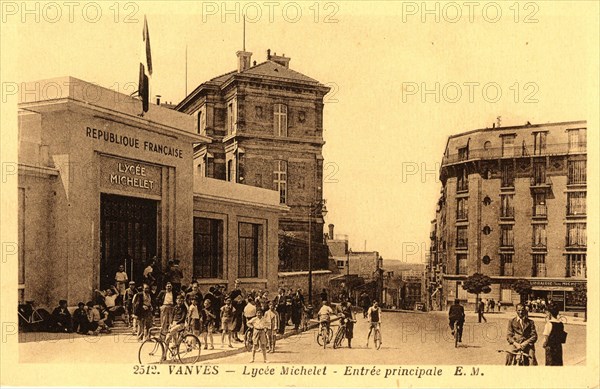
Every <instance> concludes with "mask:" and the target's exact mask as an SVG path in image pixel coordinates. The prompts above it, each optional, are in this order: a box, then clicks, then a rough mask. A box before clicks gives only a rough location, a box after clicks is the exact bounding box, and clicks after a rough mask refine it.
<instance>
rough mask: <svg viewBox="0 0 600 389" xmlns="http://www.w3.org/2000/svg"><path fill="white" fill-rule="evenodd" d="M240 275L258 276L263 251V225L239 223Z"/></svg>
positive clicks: (244, 276)
mask: <svg viewBox="0 0 600 389" xmlns="http://www.w3.org/2000/svg"><path fill="white" fill-rule="evenodd" d="M238 237H239V238H238V277H243V278H249V277H258V264H259V259H260V256H261V255H260V254H261V252H262V226H261V225H260V224H252V223H239V225H238Z"/></svg>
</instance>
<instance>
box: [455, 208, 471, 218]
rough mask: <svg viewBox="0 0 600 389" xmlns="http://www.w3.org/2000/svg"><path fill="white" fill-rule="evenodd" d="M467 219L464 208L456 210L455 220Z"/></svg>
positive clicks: (467, 215)
mask: <svg viewBox="0 0 600 389" xmlns="http://www.w3.org/2000/svg"><path fill="white" fill-rule="evenodd" d="M468 219H469V212H467V211H464V210H462V211H458V212H456V221H467V220H468Z"/></svg>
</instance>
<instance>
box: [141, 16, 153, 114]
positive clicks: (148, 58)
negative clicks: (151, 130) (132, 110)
mask: <svg viewBox="0 0 600 389" xmlns="http://www.w3.org/2000/svg"><path fill="white" fill-rule="evenodd" d="M140 54H141V57H140V79H139V83H138V94H139V96H140V98H141V99H142V110H143V112H148V104H149V102H150V79H151V78H152V55H151V54H150V33H149V32H148V21H147V20H146V16H145V15H144V29H143V31H142V51H141V53H140ZM142 114H143V113H142Z"/></svg>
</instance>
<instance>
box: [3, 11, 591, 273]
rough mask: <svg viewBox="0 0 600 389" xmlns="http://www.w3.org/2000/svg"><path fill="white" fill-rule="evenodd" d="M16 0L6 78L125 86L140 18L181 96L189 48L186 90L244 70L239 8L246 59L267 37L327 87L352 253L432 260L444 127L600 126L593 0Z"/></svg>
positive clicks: (333, 206) (333, 162)
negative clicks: (29, 1)
mask: <svg viewBox="0 0 600 389" xmlns="http://www.w3.org/2000/svg"><path fill="white" fill-rule="evenodd" d="M12 4H13V5H14V7H16V8H8V9H3V18H5V19H6V20H5V22H6V23H3V25H2V34H3V42H2V43H3V47H2V49H3V50H6V49H7V47H8V48H9V49H11V48H12V51H11V53H13V54H14V55H13V56H10V57H9V58H7V56H6V55H5V54H4V53H5V52H4V51H3V55H2V61H3V62H2V72H3V73H2V75H3V81H6V80H17V81H31V80H37V79H44V78H52V77H58V76H66V75H70V76H74V77H77V78H81V79H84V80H86V81H90V82H94V83H97V84H100V85H102V86H106V87H110V88H113V89H116V90H119V91H122V92H124V93H128V94H129V93H131V92H132V91H133V90H134V89H135V88H134V87H133V85H134V84H133V83H135V82H137V77H138V64H139V52H140V50H139V48H140V41H141V32H142V23H143V16H144V14H146V15H147V18H148V23H149V30H150V37H151V45H152V56H153V62H154V75H153V81H152V82H153V84H152V94H160V95H162V96H163V97H162V98H163V101H172V102H173V103H176V102H179V101H180V100H181V99H182V98H183V97H184V96H185V93H186V90H185V85H186V82H185V81H186V80H185V51H186V46H187V48H188V80H187V83H188V91H191V90H192V89H193V88H194V87H196V86H197V85H198V84H200V83H202V82H203V81H206V80H207V79H209V78H211V77H214V76H216V75H219V74H222V73H225V72H228V71H230V70H233V69H234V68H235V66H236V56H235V52H236V51H237V50H240V49H241V48H242V22H241V21H242V17H241V15H242V13H243V12H245V13H246V14H247V19H248V21H247V23H246V49H247V50H248V51H251V52H253V53H254V54H253V57H252V59H253V60H257V61H258V62H261V61H264V60H265V58H266V50H267V49H268V48H270V49H271V50H272V52H277V54H285V55H286V56H288V57H291V62H290V67H291V68H292V69H294V70H297V71H299V72H301V73H304V74H306V75H308V76H310V77H313V78H315V79H317V80H319V81H320V82H322V83H323V84H327V85H329V86H331V87H332V92H331V93H330V94H329V95H328V96H327V98H326V108H325V119H324V128H325V132H324V137H325V140H326V142H327V144H326V145H325V148H324V156H325V160H326V165H325V181H326V182H325V197H326V198H327V206H328V209H329V214H328V215H327V218H326V223H334V224H335V225H336V233H338V234H347V235H349V238H350V245H351V248H352V249H353V250H362V249H364V247H365V242H366V248H367V249H368V250H378V251H379V252H380V253H381V255H382V256H383V257H384V258H385V259H393V258H394V259H402V260H406V261H409V262H415V261H420V260H423V259H424V252H425V251H426V246H425V245H426V243H427V242H428V234H429V228H430V225H429V222H430V220H431V219H432V218H433V217H434V210H435V207H434V205H435V201H436V199H437V197H438V195H439V190H440V183H439V182H438V180H437V175H436V174H435V173H436V172H437V170H438V169H439V163H440V161H441V157H442V154H443V151H444V146H445V142H446V139H447V137H448V136H449V135H451V134H454V133H457V132H463V131H468V130H472V129H475V128H482V127H486V126H491V125H492V123H494V122H496V120H497V119H496V118H497V117H498V116H501V125H502V126H507V125H515V124H516V125H518V124H525V123H526V122H527V121H530V122H531V123H545V122H554V121H570V120H580V119H588V120H590V121H591V122H592V123H596V128H597V121H596V118H597V113H598V108H597V107H598V106H597V103H598V97H597V94H598V89H599V88H598V47H599V46H600V45H599V42H598V4H597V3H596V2H589V3H585V2H576V3H556V2H520V3H515V2H472V3H469V4H471V5H468V6H466V5H464V4H465V3H463V2H459V3H443V2H429V3H427V5H426V9H425V8H424V6H423V3H422V2H396V3H373V2H369V4H367V5H365V4H364V3H361V2H324V3H314V2H306V3H304V2H272V3H269V2H254V3H229V4H228V5H227V6H226V7H225V6H223V3H221V2H197V3H196V2H181V3H178V4H173V3H166V2H164V3H161V2H137V3H136V2H106V3H103V2H98V3H93V2H81V3H76V4H77V5H76V6H74V7H73V8H67V7H65V6H64V4H63V3H54V4H60V5H58V7H59V8H57V7H56V6H54V7H52V6H44V3H36V4H38V9H36V8H35V6H34V5H31V9H32V10H33V11H32V13H24V12H23V9H21V8H20V5H19V4H20V3H12ZM3 6H4V5H3ZM36 19H37V20H36ZM15 59H17V60H16V61H15ZM594 134H596V132H592V131H590V142H594V137H595V135H594ZM416 247H420V249H419V250H418V252H417V253H416V254H415V253H414V251H415V248H416ZM409 254H410V255H409Z"/></svg>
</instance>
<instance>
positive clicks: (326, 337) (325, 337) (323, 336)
mask: <svg viewBox="0 0 600 389" xmlns="http://www.w3.org/2000/svg"><path fill="white" fill-rule="evenodd" d="M321 340H323V350H325V348H327V343H329V331H327V329H326V328H325V327H323V328H322V329H321Z"/></svg>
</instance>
